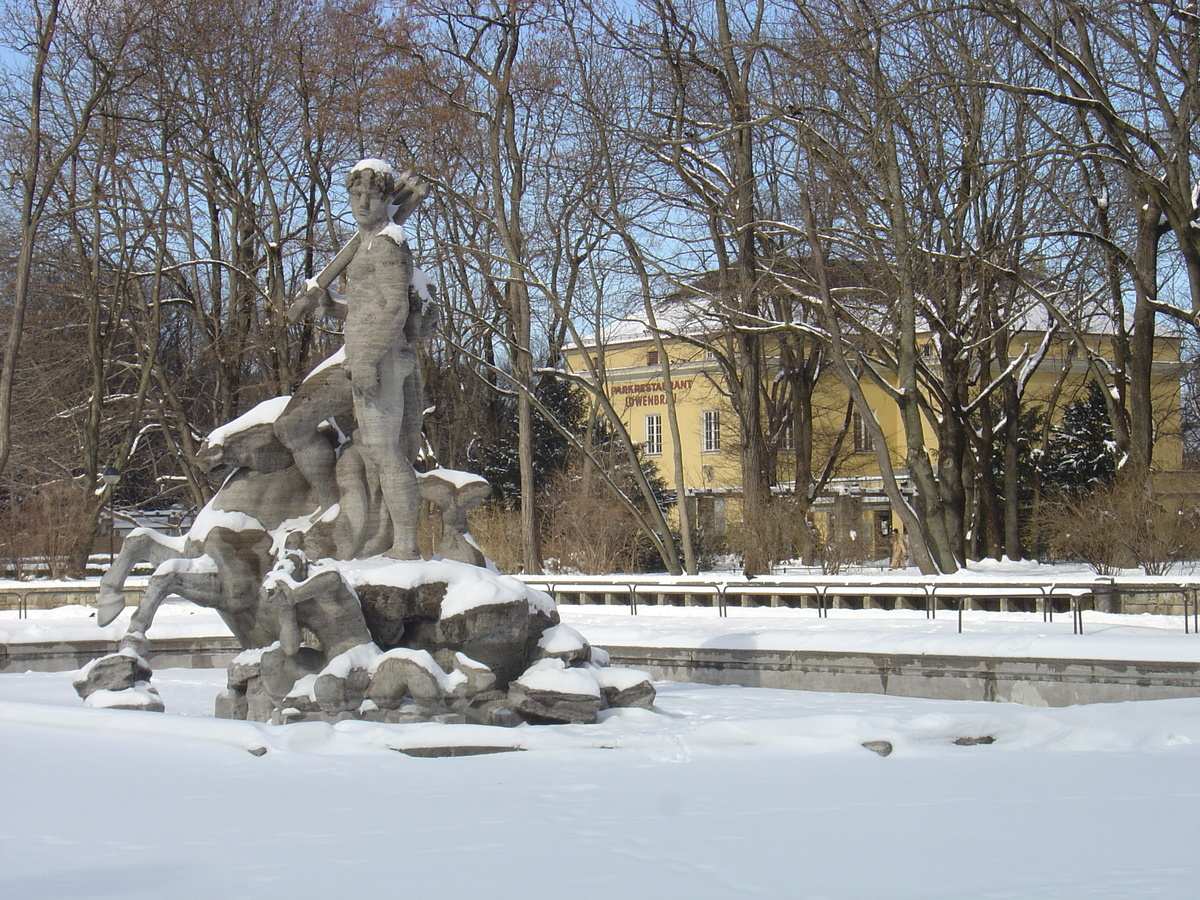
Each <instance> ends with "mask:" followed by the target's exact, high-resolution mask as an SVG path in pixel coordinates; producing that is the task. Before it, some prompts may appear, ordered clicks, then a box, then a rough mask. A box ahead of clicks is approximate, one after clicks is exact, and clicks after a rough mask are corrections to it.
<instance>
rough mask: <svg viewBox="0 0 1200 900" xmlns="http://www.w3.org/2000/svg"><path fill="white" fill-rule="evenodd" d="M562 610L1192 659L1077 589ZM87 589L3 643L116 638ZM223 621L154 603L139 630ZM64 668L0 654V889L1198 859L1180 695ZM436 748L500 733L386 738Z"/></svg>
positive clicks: (750, 875) (569, 885) (132, 891)
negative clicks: (472, 694) (936, 610)
mask: <svg viewBox="0 0 1200 900" xmlns="http://www.w3.org/2000/svg"><path fill="white" fill-rule="evenodd" d="M561 611H562V614H563V618H564V620H565V621H567V622H569V623H571V624H572V625H574V626H575V627H577V628H579V629H580V630H581V631H583V633H584V634H585V635H586V636H588V637H589V638H590V639H591V640H593V641H594V642H595V643H598V644H601V645H603V644H606V643H608V644H614V645H615V644H643V645H644V644H652V643H660V644H664V645H676V646H686V645H689V644H690V645H694V646H695V645H703V644H707V645H710V646H715V645H723V646H763V647H772V648H774V647H777V646H780V645H782V646H783V647H785V648H786V647H789V646H807V647H814V648H820V647H826V646H828V647H835V646H841V647H845V646H872V647H907V648H908V649H910V650H913V649H916V648H922V647H923V648H925V650H924V651H923V652H942V651H944V652H976V651H979V650H984V649H986V648H989V647H990V648H991V650H992V652H993V653H994V654H995V655H1010V654H1011V655H1030V654H1031V653H1037V652H1038V651H1039V650H1041V651H1045V653H1043V654H1042V655H1056V653H1054V652H1051V651H1052V650H1055V649H1057V651H1058V652H1063V648H1066V649H1068V650H1071V649H1073V650H1075V651H1076V652H1075V654H1074V655H1078V656H1084V657H1093V658H1094V657H1096V656H1099V655H1103V654H1104V653H1106V652H1108V653H1111V654H1112V655H1113V656H1115V657H1119V656H1122V655H1125V656H1128V655H1129V654H1130V653H1132V652H1133V651H1137V652H1138V653H1139V655H1141V656H1142V657H1143V658H1162V659H1170V658H1180V659H1195V658H1200V655H1198V654H1200V637H1197V636H1196V635H1184V634H1183V632H1182V621H1181V620H1179V619H1171V618H1167V617H1148V616H1139V617H1130V616H1111V617H1108V616H1101V615H1099V614H1095V613H1091V612H1089V613H1088V614H1087V615H1088V633H1087V634H1085V635H1083V636H1078V635H1072V634H1071V632H1070V620H1069V617H1067V618H1066V621H1056V622H1055V623H1053V625H1049V624H1047V623H1043V622H1042V621H1041V616H1040V615H1022V614H996V613H969V614H968V616H967V618H966V620H965V621H966V626H967V630H966V633H964V634H962V635H959V634H957V633H956V622H955V619H954V617H953V616H944V617H941V618H938V619H936V620H928V619H926V618H925V617H924V615H923V614H922V613H911V614H910V613H880V612H870V611H867V612H864V611H834V612H833V613H831V615H830V618H828V619H818V618H817V616H816V613H815V611H812V610H769V609H747V610H742V609H736V608H735V609H731V610H730V616H729V618H727V619H722V618H718V617H717V615H716V611H715V610H712V609H681V608H671V607H668V608H657V607H646V608H643V609H642V613H641V615H639V616H637V617H633V616H630V615H629V613H628V610H626V609H621V608H608V607H573V606H564V607H561ZM90 612H91V611H90V610H88V609H87V608H83V607H74V608H64V609H61V610H53V611H47V612H44V613H34V614H33V616H32V617H31V618H29V619H17V618H15V616H13V615H8V616H0V641H5V640H7V641H13V640H25V641H32V640H69V639H73V638H75V637H96V636H108V635H110V632H111V636H113V637H115V636H116V635H117V634H119V630H117V629H118V628H119V623H120V621H123V620H119V622H118V624H117V625H115V626H110V628H108V629H104V630H101V629H98V628H96V626H95V623H94V619H90V618H89V614H90ZM126 615H128V613H126ZM223 631H224V629H223V626H222V625H221V624H220V622H219V620H217V619H216V618H215V616H213V615H212V614H211V613H210V612H208V611H204V610H199V609H197V608H195V607H192V606H191V605H190V604H183V603H169V604H167V605H166V606H165V607H164V609H163V611H162V614H161V616H160V618H159V620H158V621H157V622H156V625H155V628H154V629H153V630H152V632H151V637H152V638H153V637H156V636H157V637H165V636H168V635H173V634H191V635H193V636H201V635H205V634H220V633H223ZM968 646H969V647H971V648H972V649H970V650H968V649H966V648H967V647H968ZM953 647H959V648H963V649H962V650H961V651H955V650H952V649H947V648H953ZM918 652H921V651H919V650H918ZM1151 654H1153V655H1151ZM70 681H71V675H70V673H53V674H45V673H27V674H5V675H0V798H2V806H0V808H2V809H3V811H4V815H3V816H2V817H0V898H6V900H7V898H41V900H53V898H121V900H132V898H151V897H152V898H211V897H221V898H273V897H288V898H297V900H302V898H329V897H337V898H341V897H359V896H371V895H380V896H395V895H399V894H401V893H412V894H414V895H418V896H420V895H430V894H432V895H434V896H439V897H451V898H473V897H489V898H507V897H512V898H518V897H519V898H527V897H542V896H557V895H569V896H573V897H581V898H592V897H595V898H617V897H620V898H629V897H633V898H639V897H647V898H676V897H678V898H697V897H701V898H707V897H713V898H717V897H720V898H725V897H770V898H775V897H778V898H848V900H849V898H864V897H887V898H968V897H969V898H1046V897H1056V898H1059V897H1061V898H1092V897H1094V898H1101V897H1103V898H1122V897H1156V898H1157V897H1161V898H1177V897H1191V896H1195V891H1196V884H1197V883H1198V882H1200V854H1198V853H1197V851H1196V835H1197V834H1198V833H1200V699H1198V700H1172V701H1154V702H1142V703H1122V704H1111V705H1102V706H1084V707H1074V708H1069V709H1051V710H1047V709H1033V708H1028V707H1020V706H1014V705H1005V704H985V703H964V702H948V701H931V700H912V699H904V698H893V697H882V696H873V695H859V694H817V693H802V692H790V691H774V690H764V689H749V688H736V687H708V686H702V685H689V684H671V683H660V684H659V685H658V688H659V697H658V702H657V706H656V709H655V711H654V712H647V711H644V710H614V711H609V712H606V713H604V714H603V719H602V721H601V722H600V723H599V724H597V725H592V726H555V727H548V728H547V727H543V728H531V727H524V726H523V727H520V728H516V729H494V728H484V727H481V726H461V725H459V726H454V725H433V724H425V725H378V724H369V723H343V724H341V725H338V726H328V725H322V724H317V723H308V724H303V725H294V726H288V727H287V728H274V729H273V728H270V727H268V726H262V725H257V724H254V723H248V722H230V721H220V720H216V719H213V718H211V717H210V713H211V710H212V707H213V700H214V697H215V695H216V694H217V692H218V691H219V690H220V688H221V686H222V685H223V682H224V672H223V670H185V669H168V670H163V671H159V672H156V673H155V682H156V684H157V685H158V688H159V691H160V692H161V694H162V696H163V699H164V701H165V702H166V705H167V709H168V713H167V714H166V715H156V714H151V713H139V712H123V711H117V710H85V709H83V708H82V706H81V703H80V701H79V699H78V697H76V695H75V693H74V691H73V690H72V688H71V684H70ZM964 738H965V739H969V740H974V739H979V738H984V739H988V738H990V739H994V740H993V742H992V743H969V744H967V745H962V744H956V743H955V741H956V740H959V739H964ZM871 741H887V742H888V743H890V744H891V746H892V748H893V750H892V752H891V754H890V755H889V756H887V757H882V756H880V755H877V754H876V753H874V752H872V751H870V750H868V749H864V747H863V746H862V744H863V743H864V742H871ZM447 744H473V745H486V746H494V747H520V748H522V749H523V751H524V752H509V753H499V754H494V755H486V756H474V757H466V758H433V759H429V758H414V757H410V756H408V755H405V754H404V753H402V752H397V751H398V750H403V749H409V750H411V749H413V748H420V747H436V746H443V745H447ZM251 751H253V752H251ZM264 751H265V752H264ZM255 754H260V755H255Z"/></svg>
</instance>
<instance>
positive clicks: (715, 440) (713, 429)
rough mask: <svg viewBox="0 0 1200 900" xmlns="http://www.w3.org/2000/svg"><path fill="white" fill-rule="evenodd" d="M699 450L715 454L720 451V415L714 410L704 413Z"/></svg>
mask: <svg viewBox="0 0 1200 900" xmlns="http://www.w3.org/2000/svg"><path fill="white" fill-rule="evenodd" d="M703 424H704V427H703V430H702V444H701V449H702V450H703V451H704V452H705V453H715V452H716V451H718V450H720V449H721V414H720V412H718V411H717V410H715V409H706V410H705V411H704V419H703Z"/></svg>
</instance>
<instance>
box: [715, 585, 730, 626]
mask: <svg viewBox="0 0 1200 900" xmlns="http://www.w3.org/2000/svg"><path fill="white" fill-rule="evenodd" d="M727 587H729V582H727V581H722V582H719V583H718V584H717V618H718V619H722V618H724V619H727V618H729V607H728V605H726V603H725V589H726V588H727Z"/></svg>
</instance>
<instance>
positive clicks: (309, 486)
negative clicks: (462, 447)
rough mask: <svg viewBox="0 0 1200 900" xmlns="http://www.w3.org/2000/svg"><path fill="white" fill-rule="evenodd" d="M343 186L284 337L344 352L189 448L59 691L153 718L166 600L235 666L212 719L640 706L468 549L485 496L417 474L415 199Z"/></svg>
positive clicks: (391, 717) (636, 687) (451, 476)
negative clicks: (179, 505)
mask: <svg viewBox="0 0 1200 900" xmlns="http://www.w3.org/2000/svg"><path fill="white" fill-rule="evenodd" d="M346 187H347V189H348V191H349V194H350V208H351V212H352V214H353V216H354V220H355V222H356V224H357V226H358V229H357V233H356V234H355V235H354V236H353V237H352V238H351V240H350V241H348V242H347V244H346V246H345V247H343V248H342V250H341V251H340V252H339V253H338V255H337V256H336V257H335V258H334V260H333V261H332V262H331V263H330V264H329V265H328V266H326V267H325V269H323V270H322V272H321V273H320V274H319V275H318V276H317V277H316V278H315V279H312V280H311V281H310V282H309V283H308V284H307V285H306V289H305V291H304V294H303V295H302V296H301V297H300V298H299V299H298V300H297V301H296V303H295V304H293V306H292V308H291V309H290V310H289V317H290V318H291V320H292V321H293V322H296V321H299V319H300V318H301V317H303V316H304V315H306V314H307V313H309V312H312V313H316V314H319V315H327V316H332V317H336V318H340V319H344V321H345V346H344V347H343V348H342V349H341V350H339V351H338V352H337V353H335V354H333V355H332V356H331V357H330V358H329V359H327V360H325V361H324V362H323V363H321V364H320V365H318V366H317V367H316V368H315V369H314V370H313V371H312V372H311V373H309V375H308V377H307V378H305V379H304V381H303V383H302V384H301V385H300V387H299V388H298V389H297V390H296V392H295V393H294V394H293V395H291V396H290V397H276V398H273V399H271V400H267V401H264V402H263V403H260V404H259V405H258V406H257V407H255V408H254V409H252V410H250V411H249V412H247V413H246V414H245V415H243V416H240V417H238V419H236V420H234V421H233V422H230V423H228V424H226V425H223V426H221V427H220V428H217V429H215V430H214V431H213V432H212V433H211V434H210V435H209V436H208V438H207V440H206V441H205V442H204V445H203V446H202V448H201V451H200V453H199V454H198V457H197V463H198V464H199V465H200V466H201V467H203V468H204V469H205V470H206V471H207V472H209V474H210V476H212V477H214V478H219V479H221V480H222V484H221V487H220V489H219V490H218V491H217V492H216V494H215V495H214V497H213V499H212V500H211V501H209V503H208V504H206V505H205V507H204V508H203V509H202V510H201V511H200V512H199V513H198V514H197V516H196V521H195V524H194V525H193V526H192V528H191V530H190V531H189V532H188V534H187V535H185V536H183V537H178V538H172V537H168V536H165V535H161V534H158V533H156V532H154V531H152V530H151V529H138V530H136V531H134V532H133V533H132V534H131V535H130V536H129V537H128V538H127V539H126V541H125V542H124V544H123V546H122V548H121V552H120V554H119V555H118V557H117V558H116V560H114V562H113V565H112V566H111V567H110V569H109V571H108V572H107V573H106V574H105V576H104V578H103V579H102V580H101V588H100V604H99V609H98V613H97V621H98V622H99V624H100V625H107V624H109V623H110V622H112V621H113V619H115V618H116V616H117V615H118V614H119V613H120V612H121V610H122V609H123V608H124V606H125V599H124V594H123V591H122V588H123V585H124V583H125V580H126V578H127V577H128V575H129V574H130V572H131V571H132V570H133V567H134V565H135V564H136V563H137V562H139V561H149V562H152V563H153V564H154V565H155V566H156V568H155V571H154V574H153V575H152V576H151V577H150V580H149V583H148V585H147V588H146V590H145V592H144V593H143V595H142V598H141V600H140V602H139V603H138V608H137V610H136V611H135V612H134V613H133V615H132V617H131V619H130V624H129V626H128V629H127V631H126V634H125V636H124V637H123V638H122V640H121V643H120V647H119V650H118V652H117V653H115V654H111V655H109V656H105V657H102V658H101V659H100V660H97V661H95V662H94V663H93V664H92V665H90V666H89V667H87V671H86V672H81V675H80V678H79V680H77V682H76V690H78V691H79V693H80V695H81V696H84V697H85V698H87V699H88V702H89V703H90V702H92V701H91V697H92V695H94V694H96V693H97V692H100V691H103V692H105V693H106V694H117V695H119V696H117V697H116V698H115V699H114V698H113V697H111V696H106V697H104V698H103V705H105V706H109V707H112V706H120V705H122V704H123V703H127V704H128V705H129V706H131V707H135V708H140V709H158V710H161V709H162V703H161V699H160V698H158V697H157V694H156V693H155V692H154V691H153V688H152V687H151V686H150V685H149V683H148V679H149V677H150V669H149V666H148V665H147V664H146V663H145V660H144V659H143V657H144V656H145V655H146V654H147V652H148V650H149V647H150V644H149V641H148V640H147V638H146V632H147V631H148V630H149V628H150V626H151V624H152V623H153V619H154V614H155V611H156V610H157V609H158V607H159V605H160V604H161V603H162V602H163V600H164V599H166V598H167V597H168V596H170V595H172V594H174V595H178V596H181V597H183V598H185V599H187V600H191V601H193V602H195V603H197V604H199V605H201V606H206V607H211V608H213V609H216V610H217V611H218V612H219V613H220V615H221V617H222V619H223V620H224V621H225V622H226V623H227V624H228V625H229V628H230V630H231V631H232V632H233V634H234V636H235V637H236V638H237V639H238V642H239V643H240V644H241V645H242V647H243V648H245V649H246V651H247V652H246V653H243V654H242V655H241V656H239V657H238V659H237V660H236V661H235V662H234V664H233V665H231V666H230V670H229V690H228V691H226V692H225V693H224V694H222V696H221V697H220V698H219V699H218V702H217V711H218V715H222V716H227V717H233V718H250V719H256V720H260V721H272V722H290V721H300V720H303V719H304V718H311V717H324V718H325V719H326V720H337V719H340V718H345V717H348V716H349V717H357V718H374V719H377V720H381V721H397V722H398V721H419V720H429V719H435V720H437V721H468V720H470V721H476V722H482V723H484V724H516V723H518V722H519V721H522V720H524V721H530V722H554V721H573V722H578V721H594V720H595V718H596V715H597V714H598V712H599V711H600V710H601V709H603V708H605V707H608V706H631V705H633V706H644V707H646V708H649V706H650V704H651V703H652V702H653V697H654V690H653V688H652V687H651V686H650V683H649V681H648V679H646V678H645V677H644V676H641V677H636V676H635V677H632V678H631V677H630V673H626V674H621V673H620V672H619V671H617V670H612V671H611V672H609V670H607V669H605V670H604V671H603V672H601V670H602V669H604V666H605V665H606V664H607V655H606V654H604V653H603V651H600V650H596V651H593V649H592V648H591V647H590V645H588V643H587V642H586V641H585V640H584V639H583V638H582V636H580V635H579V634H578V633H577V632H574V631H573V630H572V629H570V628H569V627H568V626H565V625H562V624H560V623H559V619H558V613H557V610H556V609H555V607H554V602H553V600H552V599H551V598H550V597H549V596H547V595H546V594H543V593H542V592H540V591H537V590H534V589H532V588H529V587H527V586H526V585H524V584H523V583H521V582H519V581H517V580H516V579H512V578H505V577H504V576H500V575H498V574H496V573H495V567H494V566H492V565H491V564H490V563H489V562H488V561H487V560H486V559H485V558H484V556H483V553H482V552H481V551H480V549H479V548H478V546H476V545H475V543H474V541H472V540H471V536H470V534H469V532H468V531H467V513H468V512H469V511H470V510H471V508H472V507H474V506H476V505H477V504H479V503H481V502H482V501H483V500H484V499H485V498H486V497H487V496H488V494H489V493H490V486H489V485H488V483H487V482H486V481H485V480H484V479H482V478H480V477H479V476H477V475H472V474H470V473H467V472H455V471H450V470H447V469H440V468H439V469H433V470H432V471H428V472H423V473H419V474H418V473H417V472H416V470H415V464H416V462H417V456H418V451H419V449H420V445H421V416H422V414H423V410H424V398H423V397H422V386H421V379H420V368H419V365H418V360H417V354H416V350H415V348H414V344H415V342H417V341H420V340H423V339H425V338H427V337H428V336H429V334H430V332H431V330H432V326H433V322H434V321H435V319H436V313H435V310H434V307H433V304H432V296H431V295H430V293H429V285H428V280H427V279H426V278H425V277H424V276H423V275H422V274H421V273H420V272H419V270H417V269H415V268H414V266H413V259H412V253H411V252H410V251H409V248H408V243H407V240H406V237H405V233H404V229H403V227H402V225H403V222H404V221H405V220H406V219H407V217H408V216H409V215H410V214H411V213H412V212H413V210H415V209H416V208H417V206H419V205H420V203H421V201H422V200H423V199H424V197H425V196H426V194H427V192H428V189H427V187H426V185H425V184H424V182H423V181H421V179H419V178H418V177H417V176H415V175H414V174H412V173H411V172H405V173H402V174H400V175H397V174H396V173H395V172H394V170H393V169H392V167H391V166H390V165H388V164H387V163H385V162H382V161H380V160H377V159H367V160H363V161H362V162H360V163H358V165H356V166H355V167H354V168H353V169H352V170H351V172H350V174H349V176H348V177H347V179H346ZM342 275H344V276H345V284H346V288H345V293H344V294H340V295H339V294H335V293H333V292H332V291H331V288H332V286H333V283H334V281H335V280H336V279H337V278H338V277H340V276H342ZM421 500H425V501H428V502H429V503H430V504H431V505H432V506H433V507H435V508H436V509H437V510H438V511H439V512H440V518H441V523H442V530H441V545H440V547H439V552H440V557H441V558H440V559H438V560H430V561H428V562H426V561H424V560H422V559H421V555H420V552H419V550H418V546H417V523H418V514H419V512H420V507H421ZM568 669H570V670H572V671H570V672H567V670H568ZM575 670H579V671H575ZM588 673H591V674H588ZM310 676H311V677H310ZM510 684H511V688H510ZM581 685H582V688H581V687H580V686H581ZM581 690H582V693H580V691H581Z"/></svg>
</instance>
